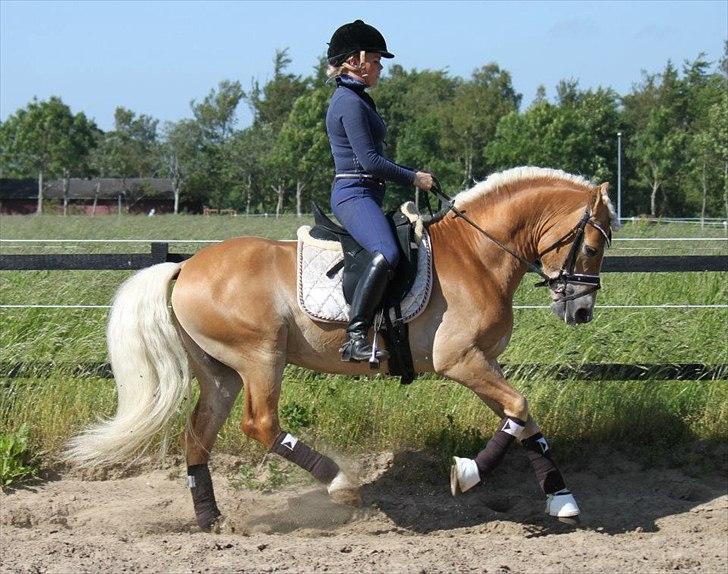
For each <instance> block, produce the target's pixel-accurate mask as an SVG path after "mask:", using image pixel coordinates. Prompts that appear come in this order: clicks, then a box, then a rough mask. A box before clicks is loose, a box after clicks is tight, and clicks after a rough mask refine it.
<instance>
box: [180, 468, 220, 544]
mask: <svg viewBox="0 0 728 574" xmlns="http://www.w3.org/2000/svg"><path fill="white" fill-rule="evenodd" d="M187 485H188V486H189V487H190V492H191V493H192V504H193V505H194V507H195V516H196V517H197V525H198V526H199V527H200V529H201V530H202V531H203V532H210V530H212V526H213V525H214V524H215V521H216V520H217V519H218V518H219V517H220V516H221V514H220V511H219V510H218V508H217V503H216V502H215V491H214V489H213V488H212V477H211V476H210V469H209V468H207V465H206V464H195V465H192V466H188V467H187Z"/></svg>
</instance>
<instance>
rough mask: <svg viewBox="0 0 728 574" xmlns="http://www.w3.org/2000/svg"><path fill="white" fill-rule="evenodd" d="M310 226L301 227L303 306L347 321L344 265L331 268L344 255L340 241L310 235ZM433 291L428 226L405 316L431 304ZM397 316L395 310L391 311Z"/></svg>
mask: <svg viewBox="0 0 728 574" xmlns="http://www.w3.org/2000/svg"><path fill="white" fill-rule="evenodd" d="M310 229H311V227H310V226H308V225H304V226H302V227H299V229H298V256H297V258H296V261H297V264H296V267H297V278H298V286H297V298H298V305H299V307H300V308H301V309H302V310H303V311H304V313H306V314H307V315H308V316H309V317H311V318H312V319H314V320H316V321H324V322H331V323H346V322H348V320H349V304H348V303H347V302H346V301H345V299H344V291H343V288H342V281H343V275H344V268H343V266H341V268H340V269H339V270H338V271H337V272H336V275H334V276H332V277H328V276H327V275H326V273H327V271H329V269H331V268H332V267H333V266H334V265H336V264H337V263H338V262H339V261H341V260H342V259H343V258H344V254H343V252H342V250H341V244H340V243H339V242H338V241H323V240H321V239H315V238H313V237H311V236H310V235H309V230H310ZM431 292H432V247H431V244H430V236H429V235H428V234H427V230H423V231H422V236H421V239H420V240H419V241H418V249H417V277H416V278H415V281H414V283H413V284H412V288H411V289H410V291H409V293H407V295H405V297H404V299H403V300H402V303H401V307H402V318H403V319H404V321H405V323H408V322H410V321H412V320H413V319H414V318H415V317H417V316H418V315H419V314H420V313H422V311H424V310H425V307H427V302H428V301H429V300H430V293H431ZM390 317H391V319H392V320H394V312H393V311H390Z"/></svg>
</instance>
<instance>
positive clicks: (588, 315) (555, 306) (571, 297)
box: [551, 285, 596, 325]
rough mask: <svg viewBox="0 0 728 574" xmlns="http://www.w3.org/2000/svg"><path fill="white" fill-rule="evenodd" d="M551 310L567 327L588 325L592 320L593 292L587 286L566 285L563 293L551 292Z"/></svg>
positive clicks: (594, 297)
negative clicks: (581, 324)
mask: <svg viewBox="0 0 728 574" xmlns="http://www.w3.org/2000/svg"><path fill="white" fill-rule="evenodd" d="M551 297H552V298H553V299H554V301H553V303H551V310H552V311H553V312H554V314H555V315H556V316H557V317H558V318H559V319H561V320H563V321H564V322H565V323H566V324H567V325H578V324H580V323H588V322H589V321H591V320H592V317H593V311H594V303H595V302H596V293H595V290H594V289H592V288H590V287H589V286H588V285H567V286H566V287H565V289H564V290H563V291H560V292H556V291H554V290H551Z"/></svg>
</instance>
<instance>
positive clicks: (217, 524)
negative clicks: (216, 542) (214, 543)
mask: <svg viewBox="0 0 728 574" xmlns="http://www.w3.org/2000/svg"><path fill="white" fill-rule="evenodd" d="M224 524H225V518H224V517H223V516H222V515H221V514H218V515H217V516H213V517H205V518H203V517H199V516H198V517H197V526H199V527H200V530H202V532H212V533H214V534H220V532H221V531H222V529H223V527H224Z"/></svg>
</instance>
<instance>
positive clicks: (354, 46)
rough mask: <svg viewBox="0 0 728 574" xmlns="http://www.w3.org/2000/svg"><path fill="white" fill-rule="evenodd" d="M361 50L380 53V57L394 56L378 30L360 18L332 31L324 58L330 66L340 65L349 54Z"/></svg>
mask: <svg viewBox="0 0 728 574" xmlns="http://www.w3.org/2000/svg"><path fill="white" fill-rule="evenodd" d="M362 50H364V51H365V52H375V53H378V54H381V56H382V58H394V54H391V53H389V52H388V51H387V43H386V42H385V41H384V36H382V34H381V33H380V32H379V30H377V29H376V28H375V27H374V26H370V25H369V24H365V23H364V22H363V21H362V20H354V21H353V22H350V23H348V24H344V25H343V26H341V27H339V28H338V29H337V30H336V32H334V35H333V36H331V41H330V42H329V50H328V52H327V53H326V58H328V61H329V64H331V65H332V66H340V65H341V64H343V63H344V61H345V60H346V59H347V58H348V57H349V56H351V55H352V54H356V53H358V52H361V51H362Z"/></svg>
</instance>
